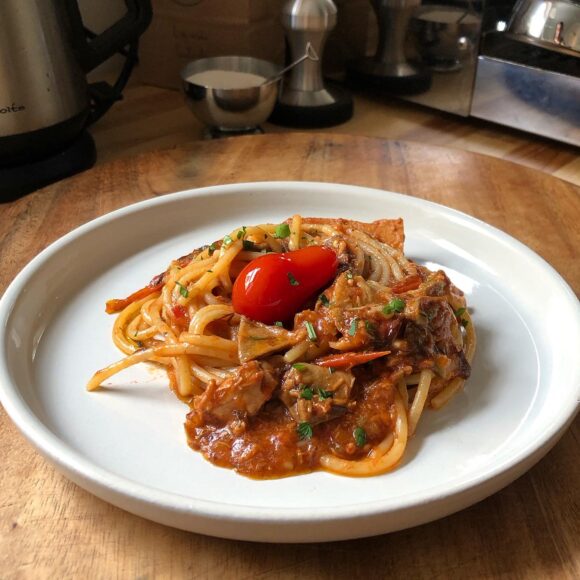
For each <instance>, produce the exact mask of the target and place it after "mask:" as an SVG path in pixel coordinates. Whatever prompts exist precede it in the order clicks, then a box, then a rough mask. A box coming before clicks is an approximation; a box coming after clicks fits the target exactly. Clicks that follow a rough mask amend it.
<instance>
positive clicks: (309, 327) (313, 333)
mask: <svg viewBox="0 0 580 580" xmlns="http://www.w3.org/2000/svg"><path fill="white" fill-rule="evenodd" d="M304 326H306V332H307V333H308V338H309V339H310V340H313V341H314V340H317V339H318V336H316V330H314V326H312V322H309V321H308V320H307V321H306V322H305V323H304Z"/></svg>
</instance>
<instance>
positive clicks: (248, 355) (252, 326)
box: [238, 316, 297, 363]
mask: <svg viewBox="0 0 580 580" xmlns="http://www.w3.org/2000/svg"><path fill="white" fill-rule="evenodd" d="M296 342H297V338H296V336H295V335H294V333H292V332H290V331H288V330H286V329H285V328H283V327H281V326H268V325H267V324H262V323H261V322H255V321H253V320H250V319H248V318H246V317H245V316H242V317H241V320H240V328H239V331H238V354H239V357H240V361H241V362H243V363H244V362H247V361H250V360H254V359H256V358H259V357H261V356H264V355H266V354H270V353H273V352H278V351H280V350H283V349H285V348H288V347H290V346H293V345H294V344H296Z"/></svg>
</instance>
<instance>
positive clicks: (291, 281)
mask: <svg viewBox="0 0 580 580" xmlns="http://www.w3.org/2000/svg"><path fill="white" fill-rule="evenodd" d="M287 276H288V280H290V286H300V282H298V280H296V278H294V276H293V275H292V272H288V274H287Z"/></svg>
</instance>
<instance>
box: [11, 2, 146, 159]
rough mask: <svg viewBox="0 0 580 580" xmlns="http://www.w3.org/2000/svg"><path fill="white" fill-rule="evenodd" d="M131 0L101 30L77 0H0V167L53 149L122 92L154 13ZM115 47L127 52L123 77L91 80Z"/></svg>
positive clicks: (60, 146) (66, 141)
mask: <svg viewBox="0 0 580 580" xmlns="http://www.w3.org/2000/svg"><path fill="white" fill-rule="evenodd" d="M125 4H126V6H127V12H126V14H125V16H124V17H123V18H122V19H121V20H119V21H118V22H117V23H115V24H113V25H112V26H111V27H110V28H109V29H107V30H105V31H104V32H103V33H102V34H100V35H95V34H93V33H91V31H89V30H87V29H86V28H85V26H84V25H83V21H82V18H81V15H80V12H79V7H78V4H77V0H1V1H0V168H3V167H12V166H14V165H22V164H29V163H34V162H35V161H37V160H39V159H42V158H43V157H46V156H50V155H54V153H55V152H57V151H59V150H60V149H64V148H66V147H67V146H68V145H69V143H71V142H72V141H73V140H74V139H75V138H76V137H78V136H79V134H80V133H81V132H82V130H83V129H84V127H86V125H87V124H89V123H90V122H92V121H94V120H96V119H97V118H99V117H100V116H101V115H102V114H103V113H104V112H105V111H106V110H107V109H108V108H109V107H110V106H111V104H112V103H113V102H114V101H115V100H117V99H119V98H120V89H121V88H122V86H124V84H125V82H126V80H127V78H128V76H129V73H130V69H131V67H132V65H133V62H134V60H135V58H130V57H131V56H132V55H131V54H130V52H131V50H132V47H133V49H134V50H136V48H135V44H136V41H137V39H138V38H139V36H140V35H141V34H142V33H143V31H144V30H145V29H146V28H147V26H148V25H149V22H150V20H151V4H150V0H125ZM117 52H121V53H123V54H125V56H126V57H128V58H127V60H126V65H125V67H124V69H123V71H122V73H121V76H120V78H119V80H118V81H117V83H115V85H113V86H112V85H109V84H107V83H97V84H91V85H89V84H88V83H87V80H86V77H85V75H86V73H88V72H89V71H91V70H92V69H94V68H95V67H96V66H97V65H99V64H101V63H102V62H104V61H105V60H107V59H108V58H110V57H111V56H113V55H114V54H115V53H117Z"/></svg>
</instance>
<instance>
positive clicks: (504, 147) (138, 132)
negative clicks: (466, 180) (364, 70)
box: [91, 85, 580, 185]
mask: <svg viewBox="0 0 580 580" xmlns="http://www.w3.org/2000/svg"><path fill="white" fill-rule="evenodd" d="M354 101H355V114H354V116H353V118H352V119H351V120H350V121H348V122H347V123H343V124H341V125H338V126H336V127H331V128H329V129H326V130H325V131H326V132H328V133H332V134H348V135H357V136H364V137H379V138H381V139H391V140H403V141H413V142H417V143H422V144H426V145H437V146H445V147H451V148H453V149H459V150H462V151H470V152H472V153H483V154H485V155H489V156H491V157H496V158H498V159H505V160H507V161H514V162H516V163H518V164H520V165H524V166H526V167H532V168H534V169H539V170H541V171H543V172H545V173H549V174H551V175H555V176H556V177H560V178H561V179H566V180H568V181H570V182H571V183H574V184H576V185H580V155H579V150H578V148H577V147H573V146H571V145H565V144H563V143H558V142H556V141H552V140H551V139H545V138H542V137H538V136H535V135H532V134H530V133H524V132H522V131H517V130H514V129H509V128H507V127H503V126H501V125H496V124H494V123H489V122H486V121H481V120H478V119H473V118H467V119H466V118H463V117H458V116H456V115H451V114H448V113H443V112H441V111H437V110H435V109H429V108H427V107H422V106H420V105H416V104H413V103H408V102H405V101H401V100H398V99H394V98H390V97H387V96H384V95H372V94H368V93H365V92H362V91H360V92H356V93H355V95H354ZM264 128H265V130H266V132H268V133H287V132H289V131H292V130H291V129H287V128H284V127H279V126H276V125H272V124H266V125H265V126H264ZM91 132H92V134H93V136H94V137H95V140H96V142H97V147H98V151H99V163H103V162H107V161H110V160H111V159H117V158H119V157H120V156H130V155H135V154H137V153H143V152H145V151H153V150H157V149H161V148H166V147H175V146H182V145H185V144H187V143H188V142H189V141H191V140H199V139H200V138H202V135H203V126H202V125H201V123H200V122H199V121H198V120H197V119H196V118H195V117H194V116H193V115H192V113H191V112H190V111H189V109H188V108H187V107H186V105H185V101H184V99H183V96H182V95H181V94H180V93H179V92H177V91H171V90H167V89H160V88H157V87H150V86H143V85H135V86H132V87H130V88H129V89H128V90H127V91H126V95H125V99H124V100H123V101H121V102H120V103H118V104H116V105H115V106H114V107H113V108H112V109H111V111H110V112H109V113H107V115H106V116H105V117H104V118H103V119H101V120H100V121H99V122H98V123H97V124H96V125H95V126H94V127H92V129H91ZM314 132H316V131H312V133H314Z"/></svg>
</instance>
